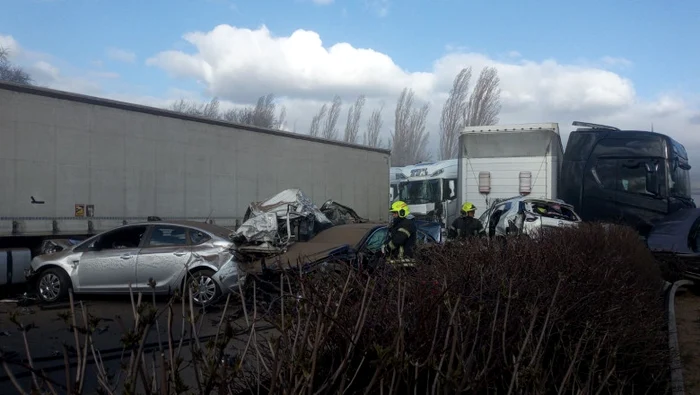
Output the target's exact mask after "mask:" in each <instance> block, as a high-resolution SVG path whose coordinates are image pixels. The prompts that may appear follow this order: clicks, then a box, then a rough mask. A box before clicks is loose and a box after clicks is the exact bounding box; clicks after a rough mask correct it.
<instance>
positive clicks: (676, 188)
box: [668, 166, 690, 199]
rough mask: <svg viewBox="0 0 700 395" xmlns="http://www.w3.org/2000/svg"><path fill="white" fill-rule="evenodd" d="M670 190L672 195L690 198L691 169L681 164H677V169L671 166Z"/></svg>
mask: <svg viewBox="0 0 700 395" xmlns="http://www.w3.org/2000/svg"><path fill="white" fill-rule="evenodd" d="M668 190H669V192H670V195H671V196H676V197H681V198H686V199H690V171H689V170H686V169H682V168H681V167H680V166H676V169H675V170H673V167H671V179H670V180H669V182H668Z"/></svg>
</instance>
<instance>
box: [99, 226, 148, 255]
mask: <svg viewBox="0 0 700 395" xmlns="http://www.w3.org/2000/svg"><path fill="white" fill-rule="evenodd" d="M145 233H146V226H128V227H126V228H122V229H116V230H113V231H111V232H108V233H104V234H103V235H102V236H99V237H98V238H97V239H95V243H94V244H93V245H92V248H94V249H96V250H113V249H122V248H136V247H138V246H139V245H140V244H141V239H143V235H144V234H145Z"/></svg>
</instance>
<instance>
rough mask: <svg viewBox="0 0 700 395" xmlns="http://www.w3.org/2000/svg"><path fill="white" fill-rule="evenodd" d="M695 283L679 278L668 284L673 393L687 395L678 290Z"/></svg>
mask: <svg viewBox="0 0 700 395" xmlns="http://www.w3.org/2000/svg"><path fill="white" fill-rule="evenodd" d="M693 284H695V283H694V282H693V281H691V280H678V281H676V282H674V283H673V284H670V286H668V285H667V289H668V293H667V300H666V302H667V304H668V305H667V306H668V307H667V312H668V348H669V350H670V351H671V393H672V394H673V395H685V385H684V383H683V364H682V363H681V354H680V349H679V347H678V328H677V326H676V291H678V288H680V287H683V286H687V285H693Z"/></svg>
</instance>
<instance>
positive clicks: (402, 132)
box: [390, 88, 430, 166]
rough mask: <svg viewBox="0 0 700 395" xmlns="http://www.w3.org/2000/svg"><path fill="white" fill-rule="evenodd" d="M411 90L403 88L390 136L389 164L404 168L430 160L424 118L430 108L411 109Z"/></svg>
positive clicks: (426, 106)
mask: <svg viewBox="0 0 700 395" xmlns="http://www.w3.org/2000/svg"><path fill="white" fill-rule="evenodd" d="M413 95H414V93H413V89H409V88H404V90H403V91H402V92H401V95H400V96H399V100H398V101H397V103H396V109H395V110H394V132H393V134H392V136H391V141H390V144H391V150H392V153H391V156H392V160H391V162H392V163H393V164H396V166H406V165H408V164H412V163H417V162H420V161H423V160H427V159H429V158H430V154H429V153H428V150H427V148H428V133H427V131H426V130H425V128H426V118H427V116H428V112H429V110H430V107H429V105H428V104H424V105H423V106H421V107H420V108H418V109H414V108H413Z"/></svg>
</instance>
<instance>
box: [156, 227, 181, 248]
mask: <svg viewBox="0 0 700 395" xmlns="http://www.w3.org/2000/svg"><path fill="white" fill-rule="evenodd" d="M185 245H187V236H186V232H185V228H181V227H179V226H170V225H161V226H156V227H154V228H153V233H151V239H150V240H149V241H148V246H149V247H171V246H172V247H175V246H185Z"/></svg>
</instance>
